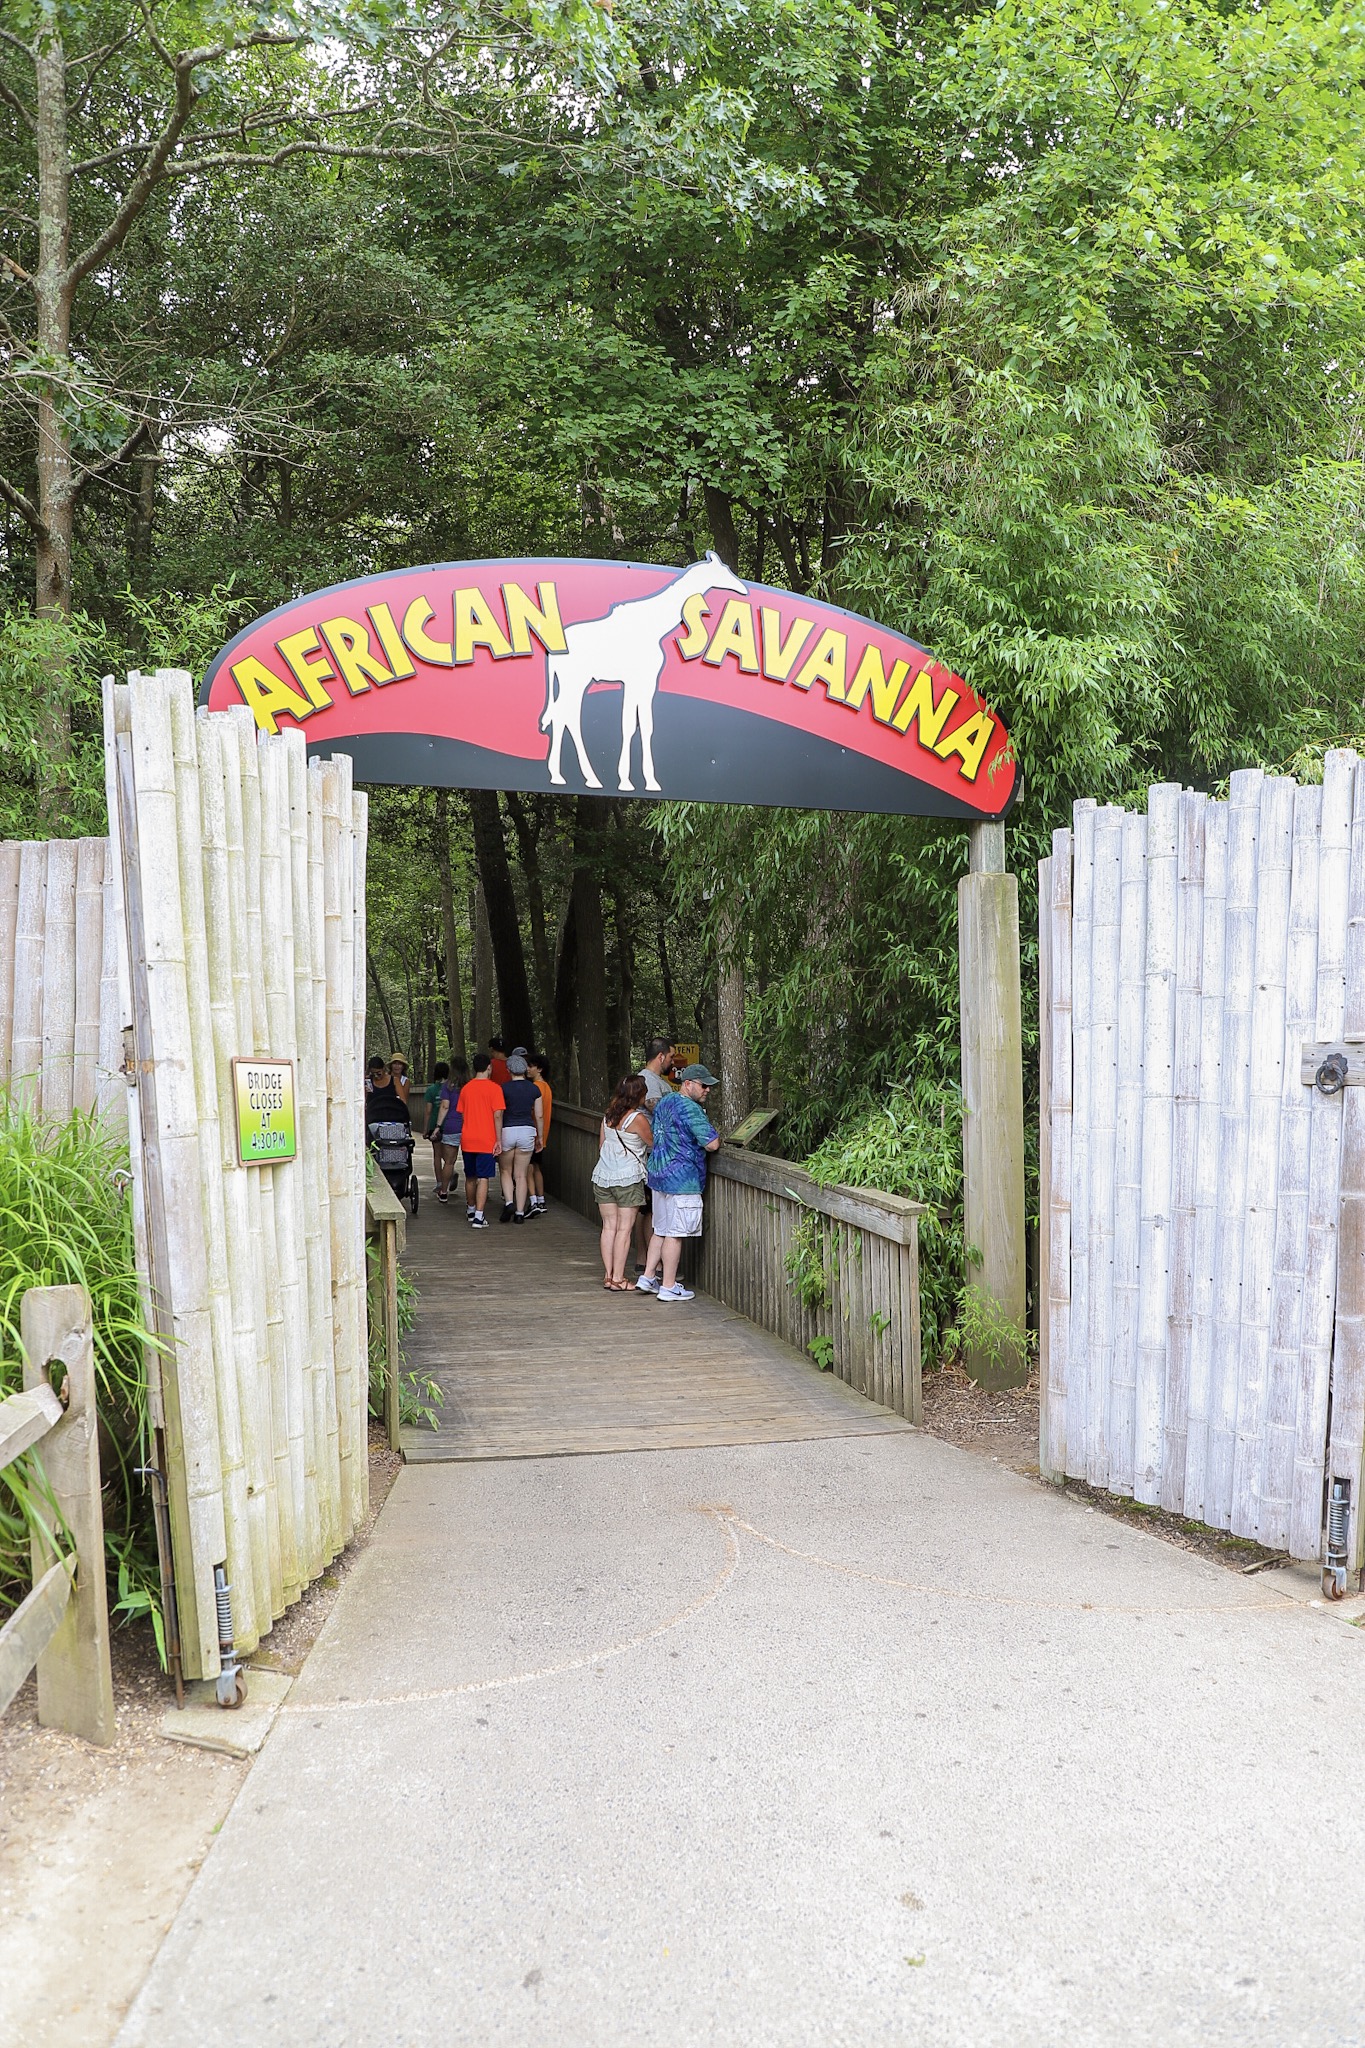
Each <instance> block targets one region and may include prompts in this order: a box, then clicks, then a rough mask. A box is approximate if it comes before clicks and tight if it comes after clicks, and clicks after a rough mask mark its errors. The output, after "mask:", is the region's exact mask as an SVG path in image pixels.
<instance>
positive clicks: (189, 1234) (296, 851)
mask: <svg viewBox="0 0 1365 2048" xmlns="http://www.w3.org/2000/svg"><path fill="white" fill-rule="evenodd" d="M105 738H106V763H107V777H108V795H109V816H110V835H111V845H112V849H113V851H112V858H111V863H110V866H111V872H112V874H113V877H114V883H115V888H116V890H117V893H118V915H119V925H120V930H121V932H122V933H124V934H125V935H126V944H125V945H123V946H122V947H121V948H120V957H119V1023H120V1027H123V1026H126V1027H127V1028H128V1030H129V1031H130V1034H131V1038H130V1043H131V1046H132V1049H133V1056H132V1059H131V1061H130V1063H129V1067H130V1071H129V1080H130V1081H131V1082H132V1083H133V1086H132V1088H131V1090H130V1109H129V1126H130V1147H131V1151H132V1157H133V1169H134V1198H135V1220H136V1227H137V1234H138V1251H139V1264H140V1267H141V1269H142V1272H143V1275H144V1278H145V1281H146V1287H147V1299H148V1304H149V1309H150V1312H151V1314H152V1315H153V1317H154V1319H155V1324H156V1327H157V1328H158V1330H159V1332H160V1333H161V1336H162V1338H163V1340H164V1349H163V1351H162V1352H161V1353H160V1354H159V1355H154V1356H153V1357H152V1358H151V1359H150V1360H149V1376H150V1379H151V1398H152V1415H153V1421H154V1424H155V1426H156V1429H157V1431H158V1445H159V1451H160V1462H161V1464H162V1468H163V1470H164V1472H165V1475H166V1484H167V1491H168V1496H169V1511H170V1524H171V1533H172V1548H173V1553H174V1560H175V1580H176V1590H177V1596H178V1619H179V1635H180V1646H181V1657H182V1661H183V1666H184V1671H185V1675H186V1676H187V1677H213V1676H215V1675H216V1674H217V1672H218V1670H219V1647H218V1623H217V1616H216V1611H215V1597H214V1570H215V1567H216V1566H219V1565H224V1564H225V1565H226V1569H227V1577H228V1579H229V1581H230V1584H231V1588H232V1593H231V1599H232V1618H233V1625H234V1635H235V1642H236V1647H237V1649H238V1650H239V1651H249V1650H251V1649H252V1648H254V1647H255V1645H256V1644H257V1642H258V1641H259V1639H260V1637H261V1636H262V1635H263V1634H264V1633H265V1632H266V1631H267V1630H268V1629H269V1627H270V1626H271V1623H272V1621H273V1620H274V1619H275V1618H276V1617H278V1616H279V1615H280V1614H281V1613H282V1612H283V1611H284V1609H285V1608H286V1607H287V1606H288V1605H289V1604H290V1602H291V1601H293V1600H294V1599H296V1598H297V1596H298V1595H299V1593H300V1592H301V1591H302V1590H303V1588H304V1587H305V1586H306V1585H308V1584H309V1582H310V1581H311V1580H313V1579H314V1578H316V1577H317V1576H318V1574H319V1573H320V1572H321V1571H322V1570H323V1569H324V1567H325V1566H326V1564H327V1563H328V1562H329V1560H330V1559H331V1558H333V1557H334V1556H335V1555H336V1553H337V1552H338V1551H339V1550H340V1549H341V1548H342V1546H343V1545H344V1544H345V1543H346V1542H347V1540H348V1539H349V1537H350V1536H351V1534H352V1532H353V1531H354V1529H355V1527H356V1525H357V1523H358V1522H359V1521H360V1520H361V1518H362V1517H363V1515H364V1513H365V1511H366V1507H367V1504H368V1486H369V1468H368V1458H367V1422H366V1409H367V1357H366V1329H365V1288H364V1275H365V1264H364V1259H365V1249H364V1230H365V1173H364V1165H365V1162H364V1152H363V1132H362V1127H361V1125H362V1119H361V1103H362V1100H363V1094H362V1063H363V1055H362V1052H361V1043H362V1030H363V1020H364V979H363V973H364V960H365V946H364V900H365V891H364V876H365V834H366V800H365V797H364V796H363V795H362V794H360V793H357V792H354V791H353V790H352V786H351V767H350V762H349V760H348V759H347V758H345V757H344V756H343V757H340V758H338V759H337V760H334V761H327V762H321V761H313V762H309V761H308V760H307V758H306V753H305V745H304V740H303V736H302V734H294V733H290V734H281V735H280V736H279V737H277V738H263V737H261V736H259V735H258V733H257V730H256V727H255V724H254V722H253V720H252V717H251V714H250V713H249V712H247V711H245V710H242V711H228V712H221V713H214V714H213V715H211V716H210V715H209V714H208V713H206V712H199V713H198V714H196V712H195V708H194V699H193V693H192V687H191V682H190V678H189V676H188V675H185V674H182V673H179V672H176V671H160V672H158V673H157V674H155V675H137V674H134V675H132V676H130V677H129V680H128V682H127V683H126V684H121V685H115V684H114V683H113V681H112V679H110V681H108V682H107V683H106V686H105ZM235 1057H245V1058H251V1057H256V1058H275V1059H289V1060H293V1061H294V1062H295V1091H296V1104H297V1129H298V1156H297V1158H296V1159H295V1160H292V1161H288V1162H281V1163H279V1164H276V1165H272V1166H247V1167H243V1166H241V1165H239V1164H238V1159H237V1148H236V1111H235V1104H234V1092H233V1078H232V1061H233V1059H234V1058H235Z"/></svg>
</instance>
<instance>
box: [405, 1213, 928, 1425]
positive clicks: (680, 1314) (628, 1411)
mask: <svg viewBox="0 0 1365 2048" xmlns="http://www.w3.org/2000/svg"><path fill="white" fill-rule="evenodd" d="M423 1192H424V1196H425V1199H424V1200H423V1203H422V1206H421V1210H420V1212H419V1214H418V1215H417V1217H416V1218H415V1219H414V1220H413V1222H412V1223H411V1225H410V1227H409V1233H408V1249H407V1252H406V1254H405V1255H404V1259H403V1264H404V1267H405V1268H406V1270H407V1271H408V1272H409V1273H410V1274H411V1275H412V1277H413V1278H414V1279H415V1280H416V1281H417V1283H418V1285H419V1288H420V1291H421V1292H420V1307H419V1311H418V1319H417V1325H416V1327H415V1329H414V1330H413V1331H412V1333H411V1334H410V1336H409V1338H408V1340H407V1346H406V1349H407V1354H408V1358H409V1361H410V1362H411V1363H412V1364H413V1365H414V1366H418V1367H420V1368H421V1369H422V1370H423V1371H425V1372H428V1373H430V1374H431V1376H432V1377H433V1379H435V1380H437V1381H438V1382H439V1384H440V1386H441V1389H442V1391H443V1393H444V1394H445V1406H444V1408H442V1409H441V1410H440V1411H439V1427H438V1428H437V1429H435V1430H430V1429H425V1428H417V1429H405V1430H404V1432H403V1453H404V1456H405V1457H406V1458H407V1459H408V1460H409V1461H410V1462H411V1463H435V1464H445V1463H455V1462H458V1461H460V1460H463V1459H472V1458H553V1457H564V1456H570V1455H572V1454H574V1453H577V1452H585V1451H649V1450H689V1449H695V1448H698V1447H701V1446H704V1445H708V1444H761V1443H791V1442H796V1441H799V1440H802V1439H806V1438H812V1437H836V1436H876V1435H883V1434H886V1433H888V1432H892V1431H901V1430H906V1429H909V1428H910V1424H909V1423H907V1422H904V1421H902V1420H901V1418H900V1416H898V1415H893V1414H892V1413H891V1411H890V1410H889V1409H887V1408H880V1407H878V1406H877V1405H876V1404H875V1403H874V1402H872V1401H868V1400H865V1399H864V1398H863V1396H862V1395H861V1394H856V1393H854V1392H853V1390H852V1388H850V1387H847V1386H845V1385H844V1383H843V1382H842V1380H837V1379H835V1378H834V1377H833V1376H832V1375H831V1374H829V1373H822V1372H820V1371H818V1370H817V1369H816V1367H815V1366H814V1364H813V1363H812V1362H811V1361H810V1360H809V1359H806V1358H803V1357H802V1356H801V1354H800V1353H799V1352H797V1351H793V1350H792V1349H790V1347H789V1346H787V1345H786V1344H783V1343H781V1342H780V1341H779V1340H778V1339H777V1338H776V1337H770V1336H769V1335H768V1334H767V1332H766V1331H764V1330H760V1329H759V1328H758V1327H757V1326H756V1325H755V1324H753V1323H751V1322H748V1321H746V1319H745V1318H744V1317H743V1316H738V1315H735V1314H734V1313H732V1311H731V1310H729V1309H727V1308H725V1307H723V1306H722V1305H721V1304H720V1303H719V1302H717V1301H714V1300H712V1299H711V1298H710V1297H709V1296H707V1295H703V1294H698V1295H697V1297H696V1299H695V1300H694V1301H689V1302H679V1303H676V1304H668V1303H660V1302H657V1301H655V1300H654V1298H653V1297H652V1296H651V1295H645V1294H638V1293H634V1292H632V1293H630V1294H608V1293H607V1292H606V1290H605V1289H604V1287H603V1286H602V1268H601V1262H600V1260H599V1258H598V1253H597V1233H596V1231H595V1230H593V1228H592V1226H591V1225H590V1224H588V1223H586V1222H584V1221H583V1219H582V1218H581V1217H579V1216H577V1215H575V1214H574V1212H573V1211H572V1210H570V1209H566V1208H564V1207H563V1206H561V1205H560V1204H559V1203H557V1202H551V1204H550V1208H549V1212H548V1214H547V1215H545V1216H542V1217H540V1218H538V1219H537V1220H536V1221H534V1222H530V1223H525V1224H522V1225H517V1224H515V1223H509V1224H506V1225H503V1224H500V1223H498V1222H497V1221H496V1220H494V1221H493V1225H492V1228H491V1229H490V1230H478V1231H476V1230H470V1229H469V1227H468V1225H467V1224H466V1222H465V1213H464V1203H463V1200H461V1201H460V1202H459V1203H458V1205H457V1204H456V1202H455V1201H454V1200H452V1201H451V1203H450V1205H449V1207H448V1208H441V1207H440V1206H439V1205H438V1204H437V1202H436V1200H435V1198H434V1196H432V1195H431V1194H430V1193H429V1192H428V1190H427V1189H426V1188H425V1187H424V1190H423ZM499 1210H500V1205H495V1204H494V1203H492V1202H490V1204H489V1215H490V1217H492V1218H494V1219H495V1218H496V1216H497V1215H498V1213H499Z"/></svg>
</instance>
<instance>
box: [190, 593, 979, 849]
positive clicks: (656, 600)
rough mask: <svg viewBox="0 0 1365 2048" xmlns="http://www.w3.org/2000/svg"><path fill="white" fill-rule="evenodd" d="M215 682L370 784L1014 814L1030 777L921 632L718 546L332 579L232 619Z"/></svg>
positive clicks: (210, 686)
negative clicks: (845, 607) (685, 556)
mask: <svg viewBox="0 0 1365 2048" xmlns="http://www.w3.org/2000/svg"><path fill="white" fill-rule="evenodd" d="M204 701H205V702H206V703H207V704H208V706H209V708H210V709H211V710H215V711H217V710H222V709H224V708H225V707H226V706H228V705H231V704H247V705H249V706H250V708H251V710H252V711H253V712H254V714H255V717H256V721H257V724H258V725H259V726H261V728H262V729H263V730H264V731H266V732H276V731H278V730H279V729H280V728H281V727H288V726H290V725H297V726H300V727H301V728H302V729H303V731H304V732H305V734H306V735H307V738H308V742H309V747H310V750H311V751H314V752H318V753H332V752H339V753H348V754H351V755H352V756H353V757H354V760H355V772H356V775H357V777H358V778H359V779H360V780H362V781H367V782H393V783H434V784H437V785H445V786H447V787H450V788H473V789H525V790H539V789H546V790H548V789H563V790H565V791H584V790H599V789H600V790H602V791H603V792H604V793H608V794H617V793H621V794H627V795H635V796H661V797H687V798H692V799H700V800H704V801H711V802H719V803H756V804H791V805H797V806H801V807H804V808H807V809H815V810H848V811H886V812H902V813H913V814H919V815H925V816H931V817H962V818H999V817H1002V816H1003V815H1004V813H1005V812H1006V811H1007V810H1008V809H1009V807H1010V803H1011V801H1012V799H1013V797H1014V793H1015V784H1016V779H1017V770H1016V766H1015V762H1014V758H1013V755H1012V753H1011V750H1010V744H1009V739H1008V736H1007V735H1006V732H1005V728H1004V726H1003V725H1002V724H1001V722H1000V720H999V719H998V718H997V717H996V716H995V714H994V713H993V712H992V711H991V710H990V709H989V708H988V707H987V706H986V705H984V704H983V703H982V702H981V700H980V699H979V698H978V697H977V696H976V695H975V693H974V692H973V691H972V690H971V689H969V688H968V686H967V684H966V683H964V682H963V680H962V678H961V677H960V676H956V675H954V674H953V673H952V672H951V670H949V669H945V668H944V667H942V665H941V664H940V663H938V662H936V661H935V660H934V658H933V656H932V655H931V654H929V653H928V652H927V651H926V650H925V649H924V648H923V647H919V646H917V645H916V643H915V642H914V641H913V640H907V639H905V638H904V637H903V636H902V635H901V634H899V633H892V632H889V631H888V630H887V629H886V627H884V626H877V625H874V624H873V623H872V622H871V620H869V619H862V618H859V617H857V616H856V614H854V613H852V612H845V611H840V610H838V609H837V608H836V607H835V606H833V605H827V604H818V603H816V602H814V600H812V599H810V598H804V597H793V596H792V595H791V594H790V593H789V592H787V591H783V590H769V589H767V588H765V587H764V586H763V585H761V584H756V583H746V582H744V581H743V580H742V578H740V577H738V576H736V575H733V574H732V573H731V571H730V570H729V569H727V568H726V567H725V565H724V563H723V562H721V561H720V560H719V559H718V558H717V557H716V556H715V555H708V556H707V557H706V559H705V560H704V561H701V562H694V563H693V564H692V565H691V566H690V567H689V568H686V569H660V568H650V567H645V566H642V565H640V564H637V563H627V562H574V561H557V560H552V559H547V560H544V561H507V562H453V563H450V562H448V563H444V564H442V565H441V566H439V567H433V568H424V569H403V570H399V571H396V572H394V573H393V574H391V575H386V576H371V577H365V578H363V579H361V580H360V581H358V582H354V583H342V584H338V585H336V586H335V587H334V588H332V589H331V590H324V591H319V592H317V593H315V594H314V595H312V596H310V597H300V598H296V599H295V600H294V601H293V602H292V603H290V604H286V605H281V606H280V608H279V610H278V611H274V612H271V613H270V614H269V615H268V616H267V617H266V618H264V619H260V620H258V621H257V622H256V624H255V625H252V626H248V627H247V628H246V630H245V632H242V633H239V634H238V635H237V637H236V639H235V640H233V641H232V642H231V643H230V645H229V646H227V647H226V648H224V650H223V652H222V653H221V654H220V655H219V656H218V658H217V660H216V661H215V662H214V663H213V666H212V667H211V669H210V670H209V674H208V678H207V681H206V683H205V686H204Z"/></svg>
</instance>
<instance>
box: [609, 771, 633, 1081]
mask: <svg viewBox="0 0 1365 2048" xmlns="http://www.w3.org/2000/svg"><path fill="white" fill-rule="evenodd" d="M611 817H612V824H613V825H614V826H615V828H616V832H617V834H618V835H622V834H624V830H625V827H624V824H623V822H622V818H621V812H620V808H619V806H617V807H613V810H612V814H611ZM623 843H624V842H623V839H622V838H621V837H619V836H618V839H617V847H618V857H617V859H616V860H615V861H614V862H613V864H612V891H611V909H612V922H613V924H614V925H615V927H616V990H615V994H616V1044H615V1046H614V1047H613V1049H612V1050H613V1059H612V1065H613V1067H614V1069H615V1071H616V1072H617V1073H618V1074H628V1073H629V1072H630V1069H631V1042H632V1040H633V1039H634V1036H635V926H634V923H633V922H632V919H631V915H630V895H629V892H628V890H627V888H626V883H625V857H624V854H623V853H622V852H621V851H620V849H621V847H622V845H623Z"/></svg>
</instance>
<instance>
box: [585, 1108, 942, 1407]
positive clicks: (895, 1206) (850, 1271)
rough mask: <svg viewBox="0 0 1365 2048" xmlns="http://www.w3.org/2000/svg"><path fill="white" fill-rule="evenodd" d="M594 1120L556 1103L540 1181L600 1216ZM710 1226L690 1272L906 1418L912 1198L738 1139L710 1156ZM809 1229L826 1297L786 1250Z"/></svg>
mask: <svg viewBox="0 0 1365 2048" xmlns="http://www.w3.org/2000/svg"><path fill="white" fill-rule="evenodd" d="M599 1123H600V1118H599V1117H598V1116H597V1115H596V1114H594V1113H593V1112H592V1111H589V1110H585V1109H580V1108H579V1107H578V1106H577V1105H576V1104H575V1103H571V1102H560V1101H556V1103H555V1106H554V1123H553V1130H552V1134H551V1142H550V1144H549V1145H548V1146H547V1147H546V1152H545V1182H546V1186H547V1187H548V1188H549V1190H550V1192H551V1194H553V1195H557V1196H558V1197H559V1199H560V1201H562V1202H567V1203H568V1204H569V1206H570V1207H571V1208H574V1209H577V1210H578V1211H579V1213H580V1215H583V1216H587V1217H589V1218H592V1219H593V1220H596V1217H597V1205H596V1203H595V1202H594V1200H593V1194H592V1170H593V1167H594V1166H595V1165H596V1163H597V1152H598V1143H597V1139H598V1127H599ZM707 1185H708V1192H707V1197H706V1230H705V1233H704V1235H703V1237H702V1241H701V1246H700V1250H699V1251H697V1250H695V1249H693V1248H692V1247H688V1249H687V1251H686V1252H685V1254H684V1257H685V1259H686V1261H687V1274H688V1279H689V1281H691V1280H695V1282H696V1284H697V1285H698V1286H699V1287H704V1288H705V1289H706V1292H707V1293H708V1294H712V1295H714V1296H715V1297H716V1299H717V1300H718V1301H723V1302H724V1303H725V1304H726V1306H727V1307H728V1308H733V1309H734V1310H736V1312H737V1313H738V1314H740V1315H742V1316H747V1317H748V1318H749V1320H750V1322H753V1323H757V1324H758V1326H759V1327H760V1329H764V1330H769V1331H771V1332H772V1334H773V1335H774V1336H775V1337H780V1338H782V1339H783V1341H784V1342H785V1343H788V1344H792V1345H794V1346H795V1347H796V1348H797V1349H798V1350H800V1351H810V1350H811V1347H812V1345H815V1346H817V1347H819V1349H821V1350H824V1348H825V1347H826V1346H827V1347H828V1351H827V1354H826V1355H827V1357H828V1362H829V1367H830V1370H831V1371H832V1372H833V1373H834V1374H835V1376H836V1377H837V1378H838V1379H841V1380H843V1381H845V1382H846V1383H847V1385H849V1386H851V1387H853V1388H854V1389H855V1390H856V1391H857V1392H858V1393H860V1394H865V1395H866V1396H867V1398H868V1400H870V1401H880V1402H881V1403H882V1405H883V1406H884V1407H887V1408H892V1409H894V1410H895V1412H896V1414H897V1415H903V1416H905V1417H906V1419H907V1421H910V1422H918V1421H919V1419H920V1414H921V1381H920V1309H919V1219H920V1217H921V1216H922V1215H923V1213H924V1210H923V1207H922V1205H921V1204H920V1203H918V1202H907V1201H905V1200H904V1199H903V1198H902V1197H901V1196H900V1195H884V1194H881V1193H879V1192H877V1191H876V1190H874V1189H869V1188H841V1187H833V1188H830V1187H823V1186H821V1184H820V1183H819V1182H818V1181H816V1180H814V1179H812V1177H811V1175H810V1174H808V1173H806V1172H805V1171H804V1169H803V1168H801V1167H799V1166H793V1165H792V1164H791V1163H790V1161H788V1160H785V1159H767V1158H764V1157H763V1156H762V1155H761V1154H759V1153H756V1152H745V1151H744V1150H742V1149H741V1148H740V1147H739V1146H734V1145H723V1146H722V1147H721V1149H720V1151H719V1152H717V1153H714V1154H713V1155H712V1159H711V1162H710V1171H709V1176H708V1184H707ZM803 1225H804V1226H805V1227H806V1228H807V1230H808V1231H811V1230H812V1226H813V1232H814V1233H815V1234H814V1235H813V1237H812V1242H811V1245H810V1251H811V1254H812V1255H813V1256H814V1257H816V1258H818V1259H819V1260H820V1261H821V1263H822V1266H823V1272H824V1279H825V1296H826V1298H825V1299H824V1300H823V1301H822V1302H821V1303H819V1305H818V1306H817V1305H814V1304H812V1303H810V1302H807V1301H803V1300H802V1299H801V1297H800V1296H799V1294H798V1293H797V1291H796V1289H795V1287H794V1286H793V1285H792V1281H791V1277H790V1275H789V1274H788V1271H787V1259H788V1255H789V1254H790V1253H791V1251H792V1248H793V1245H794V1243H795V1239H796V1233H797V1231H798V1230H799V1229H801V1228H802V1226H803Z"/></svg>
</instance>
